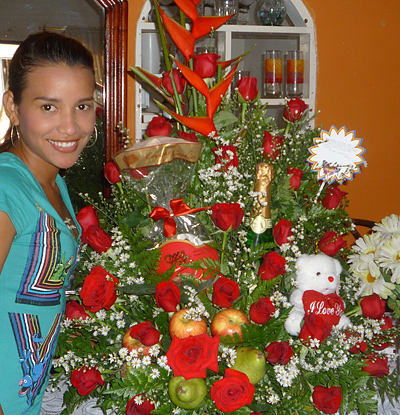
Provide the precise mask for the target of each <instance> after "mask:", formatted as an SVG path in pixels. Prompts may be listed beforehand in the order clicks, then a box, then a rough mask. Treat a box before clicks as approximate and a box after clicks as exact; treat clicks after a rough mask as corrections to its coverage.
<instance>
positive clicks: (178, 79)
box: [161, 68, 186, 95]
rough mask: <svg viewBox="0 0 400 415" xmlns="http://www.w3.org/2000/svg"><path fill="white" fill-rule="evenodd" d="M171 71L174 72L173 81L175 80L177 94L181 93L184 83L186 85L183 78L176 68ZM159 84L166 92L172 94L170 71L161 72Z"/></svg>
mask: <svg viewBox="0 0 400 415" xmlns="http://www.w3.org/2000/svg"><path fill="white" fill-rule="evenodd" d="M172 72H173V74H174V82H175V85H176V90H177V92H178V94H182V92H183V91H184V89H185V85H186V81H185V78H184V77H183V76H182V74H181V73H180V71H178V69H175V68H174V69H172ZM161 84H162V86H163V87H164V88H165V89H166V91H167V92H168V94H170V95H174V88H173V86H172V80H171V71H168V72H164V73H163V74H162V81H161Z"/></svg>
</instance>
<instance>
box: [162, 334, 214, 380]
mask: <svg viewBox="0 0 400 415" xmlns="http://www.w3.org/2000/svg"><path fill="white" fill-rule="evenodd" d="M218 347H219V336H216V337H211V336H210V335H209V334H208V333H203V334H199V335H197V336H189V337H186V338H184V339H180V338H179V337H178V336H174V337H173V338H172V342H171V346H170V348H169V349H168V352H167V359H168V365H169V366H170V367H171V369H172V370H173V372H174V376H183V377H184V378H185V379H186V380H188V379H193V378H203V379H205V378H206V377H207V369H210V370H212V371H214V372H218Z"/></svg>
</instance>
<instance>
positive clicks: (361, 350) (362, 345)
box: [346, 331, 367, 354]
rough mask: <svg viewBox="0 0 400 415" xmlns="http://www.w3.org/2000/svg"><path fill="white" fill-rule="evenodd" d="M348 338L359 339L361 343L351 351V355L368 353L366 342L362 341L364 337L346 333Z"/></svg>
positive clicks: (358, 342) (357, 343)
mask: <svg viewBox="0 0 400 415" xmlns="http://www.w3.org/2000/svg"><path fill="white" fill-rule="evenodd" d="M346 334H347V336H351V337H353V338H355V339H356V340H358V339H359V341H357V342H356V344H355V345H354V346H353V347H351V348H350V349H349V352H350V353H354V354H357V353H365V352H366V351H367V343H365V341H364V340H362V337H361V335H360V334H359V333H349V332H348V331H346Z"/></svg>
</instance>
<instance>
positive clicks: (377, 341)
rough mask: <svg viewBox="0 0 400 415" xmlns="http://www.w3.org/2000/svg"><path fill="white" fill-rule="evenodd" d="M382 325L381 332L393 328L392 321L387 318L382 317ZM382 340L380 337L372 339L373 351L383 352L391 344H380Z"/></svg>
mask: <svg viewBox="0 0 400 415" xmlns="http://www.w3.org/2000/svg"><path fill="white" fill-rule="evenodd" d="M383 320H384V323H383V324H382V325H381V330H387V329H391V328H392V327H393V321H392V319H391V318H390V317H389V316H385V317H383ZM383 341H384V340H383V338H382V336H377V337H375V338H374V343H375V344H374V349H376V350H383V349H386V348H387V347H389V346H390V344H391V343H382V342H383Z"/></svg>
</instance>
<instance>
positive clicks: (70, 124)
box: [58, 112, 78, 135]
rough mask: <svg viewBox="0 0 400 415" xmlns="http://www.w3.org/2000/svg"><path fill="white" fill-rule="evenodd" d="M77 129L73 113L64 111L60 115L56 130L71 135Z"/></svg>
mask: <svg viewBox="0 0 400 415" xmlns="http://www.w3.org/2000/svg"><path fill="white" fill-rule="evenodd" d="M77 131H78V123H77V121H76V118H75V115H74V114H73V113H70V112H68V113H64V114H62V115H61V119H60V123H59V126H58V132H59V133H60V134H66V135H73V134H75V133H76V132H77Z"/></svg>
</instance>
